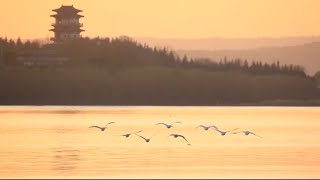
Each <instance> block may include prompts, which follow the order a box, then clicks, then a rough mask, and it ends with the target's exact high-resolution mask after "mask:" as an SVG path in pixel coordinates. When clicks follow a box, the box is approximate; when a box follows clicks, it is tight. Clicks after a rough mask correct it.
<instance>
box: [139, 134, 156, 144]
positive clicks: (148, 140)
mask: <svg viewBox="0 0 320 180" xmlns="http://www.w3.org/2000/svg"><path fill="white" fill-rule="evenodd" d="M135 135H136V136H139V137H140V138H142V139H143V140H145V141H146V143H148V142H150V140H151V139H152V138H153V137H154V136H155V135H153V136H152V137H150V138H145V137H143V136H140V135H139V134H135Z"/></svg>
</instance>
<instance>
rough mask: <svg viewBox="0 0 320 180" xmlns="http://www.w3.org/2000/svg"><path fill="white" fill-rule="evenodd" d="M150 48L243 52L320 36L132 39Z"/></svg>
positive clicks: (313, 40)
mask: <svg viewBox="0 0 320 180" xmlns="http://www.w3.org/2000/svg"><path fill="white" fill-rule="evenodd" d="M134 39H136V40H138V41H139V42H144V43H147V44H149V45H151V46H160V47H163V46H165V47H168V48H170V49H173V50H208V51H213V50H245V49H256V48H264V47H285V46H295V45H302V44H307V43H312V42H320V36H305V37H283V38H200V39H182V38H148V37H134Z"/></svg>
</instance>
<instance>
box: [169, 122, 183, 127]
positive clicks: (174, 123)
mask: <svg viewBox="0 0 320 180" xmlns="http://www.w3.org/2000/svg"><path fill="white" fill-rule="evenodd" d="M176 123H182V122H180V121H176V122H174V123H172V124H171V126H172V125H174V124H176Z"/></svg>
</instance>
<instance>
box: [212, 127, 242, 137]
mask: <svg viewBox="0 0 320 180" xmlns="http://www.w3.org/2000/svg"><path fill="white" fill-rule="evenodd" d="M213 129H214V130H215V131H217V132H219V133H220V134H221V136H224V135H226V134H227V133H229V132H232V131H235V130H237V129H239V128H236V129H233V130H230V131H221V130H219V129H218V128H217V127H216V128H213Z"/></svg>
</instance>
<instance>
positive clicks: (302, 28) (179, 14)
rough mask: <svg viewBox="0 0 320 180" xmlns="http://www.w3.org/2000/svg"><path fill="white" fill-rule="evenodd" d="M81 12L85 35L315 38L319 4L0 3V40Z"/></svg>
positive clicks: (193, 0) (212, 0)
mask: <svg viewBox="0 0 320 180" xmlns="http://www.w3.org/2000/svg"><path fill="white" fill-rule="evenodd" d="M62 4H63V5H72V4H73V5H74V6H75V7H76V8H78V9H82V10H83V11H84V12H82V15H84V16H85V17H84V18H83V19H82V20H81V22H83V23H84V29H85V30H86V32H84V33H83V35H84V36H91V37H94V36H117V35H129V36H134V37H137V36H140V37H141V36H143V37H160V38H173V37H176V38H204V37H224V38H234V37H282V36H312V35H319V34H320V19H319V17H320V0H0V19H1V21H0V23H1V25H0V36H7V37H12V38H17V37H18V36H20V37H22V38H44V37H51V36H52V35H53V33H52V32H49V29H50V24H51V23H53V22H54V19H53V18H52V17H50V15H51V14H54V12H52V11H51V10H52V9H55V8H59V7H60V6H61V5H62Z"/></svg>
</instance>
